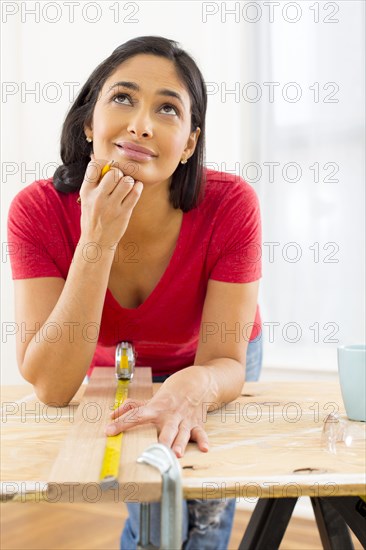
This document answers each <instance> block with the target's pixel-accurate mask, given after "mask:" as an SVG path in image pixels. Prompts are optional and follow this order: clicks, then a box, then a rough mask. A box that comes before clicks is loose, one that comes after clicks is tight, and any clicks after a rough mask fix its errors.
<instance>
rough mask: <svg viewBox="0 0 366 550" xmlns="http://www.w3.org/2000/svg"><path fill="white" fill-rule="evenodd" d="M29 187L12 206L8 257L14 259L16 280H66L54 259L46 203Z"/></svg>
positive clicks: (7, 249)
mask: <svg viewBox="0 0 366 550" xmlns="http://www.w3.org/2000/svg"><path fill="white" fill-rule="evenodd" d="M33 190H34V187H33V186H32V185H31V186H28V187H26V188H25V189H23V190H22V191H20V192H19V193H18V194H17V195H16V196H15V197H14V199H13V200H12V202H11V204H10V209H9V214H8V220H7V243H6V256H7V258H9V260H10V265H11V271H12V279H13V280H14V279H32V278H35V277H63V275H62V274H61V272H60V269H59V267H58V266H57V265H56V263H55V262H54V260H53V258H52V245H53V244H54V243H52V233H51V231H50V224H49V220H48V216H47V203H46V202H45V198H44V196H43V203H42V202H41V203H40V201H39V200H37V199H38V197H37V196H36V195H35V193H34V192H33Z"/></svg>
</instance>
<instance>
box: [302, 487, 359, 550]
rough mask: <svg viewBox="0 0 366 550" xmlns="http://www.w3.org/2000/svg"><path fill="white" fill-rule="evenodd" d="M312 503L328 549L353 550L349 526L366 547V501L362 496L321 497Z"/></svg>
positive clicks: (323, 540)
mask: <svg viewBox="0 0 366 550" xmlns="http://www.w3.org/2000/svg"><path fill="white" fill-rule="evenodd" d="M311 503H312V505H313V509H314V514H315V519H316V522H317V525H318V529H319V534H320V538H321V541H322V544H323V546H324V548H325V549H326V550H353V548H354V546H353V543H352V539H351V535H350V532H349V528H348V526H349V527H350V529H351V530H352V531H353V532H354V534H355V535H356V537H357V538H358V540H359V541H360V542H361V544H362V545H363V547H364V548H365V547H366V503H365V502H364V501H363V500H362V499H361V498H359V497H319V498H312V499H311Z"/></svg>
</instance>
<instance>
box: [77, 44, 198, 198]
mask: <svg viewBox="0 0 366 550" xmlns="http://www.w3.org/2000/svg"><path fill="white" fill-rule="evenodd" d="M122 82H123V83H124V84H122ZM162 90H164V91H165V92H162ZM167 90H169V93H170V92H172V93H173V94H176V96H178V97H173V96H171V95H169V94H168V92H167ZM179 98H180V99H179ZM190 129H191V105H190V98H189V95H188V92H187V90H186V89H185V87H184V85H183V84H182V83H181V82H180V80H179V79H178V76H177V74H176V71H175V68H174V65H173V63H172V62H171V61H170V60H168V59H166V58H164V57H159V56H156V55H152V54H138V55H135V56H134V57H131V58H129V59H128V60H127V61H124V62H123V63H122V64H121V65H119V67H118V68H117V69H116V70H115V72H114V73H113V74H112V75H111V76H110V77H109V78H108V79H107V80H106V82H105V83H104V86H103V88H102V90H101V93H100V95H99V97H98V100H97V102H96V105H95V108H94V113H93V121H92V127H85V128H84V130H85V135H86V136H88V137H92V139H93V152H94V155H95V158H96V159H105V160H112V159H114V160H115V161H116V162H117V163H118V166H119V167H120V168H121V170H122V171H123V172H124V174H126V175H131V176H132V177H133V178H134V179H136V180H141V181H142V182H143V183H144V185H145V186H147V185H149V186H151V185H153V184H156V183H162V182H164V183H166V184H167V185H168V184H170V181H171V175H172V174H173V172H174V171H175V169H176V168H177V166H178V164H179V163H180V161H181V159H182V158H184V159H186V158H187V159H188V158H189V157H190V156H191V155H192V154H193V152H194V149H195V147H196V144H197V139H198V136H199V134H200V129H199V128H197V129H196V130H195V131H194V132H192V133H191V132H190ZM123 142H125V143H126V142H127V145H128V144H134V145H139V146H141V147H144V148H146V149H149V150H150V151H151V152H152V155H151V156H143V157H141V158H136V157H133V156H132V155H133V153H131V152H129V151H128V150H127V149H128V147H126V146H125V147H124V148H123V147H120V146H118V145H116V144H117V143H123ZM188 162H189V160H188ZM145 188H146V187H145Z"/></svg>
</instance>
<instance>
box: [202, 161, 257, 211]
mask: <svg viewBox="0 0 366 550" xmlns="http://www.w3.org/2000/svg"><path fill="white" fill-rule="evenodd" d="M202 203H206V206H209V205H213V206H220V208H222V207H223V206H224V205H225V206H226V207H228V206H230V207H231V208H233V209H234V210H235V209H237V210H239V209H241V208H243V207H246V208H248V207H252V206H256V207H257V206H258V197H257V193H256V191H255V189H254V188H253V187H252V186H251V185H249V184H248V183H247V182H246V181H245V180H244V179H243V178H242V177H241V176H239V175H237V174H230V173H228V172H219V171H216V170H210V169H206V183H205V193H204V197H203V201H202Z"/></svg>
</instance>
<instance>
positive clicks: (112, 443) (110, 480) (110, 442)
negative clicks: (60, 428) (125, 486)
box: [99, 380, 129, 490]
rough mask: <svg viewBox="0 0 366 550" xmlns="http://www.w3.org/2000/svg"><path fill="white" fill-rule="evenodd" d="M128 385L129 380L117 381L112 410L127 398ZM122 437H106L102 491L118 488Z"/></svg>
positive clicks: (101, 480)
mask: <svg viewBox="0 0 366 550" xmlns="http://www.w3.org/2000/svg"><path fill="white" fill-rule="evenodd" d="M128 385H129V380H118V383H117V389H116V394H115V398H114V405H113V410H115V409H117V408H118V407H119V406H120V405H121V404H122V403H123V402H124V401H125V399H126V398H127V394H128ZM122 436H123V432H122V433H120V434H118V435H113V436H107V441H106V446H105V450H104V456H103V462H102V468H101V472H100V476H99V479H100V486H101V488H102V490H108V489H111V488H114V487H117V486H118V472H119V464H120V460H121V446H122Z"/></svg>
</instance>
